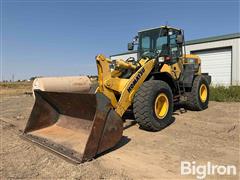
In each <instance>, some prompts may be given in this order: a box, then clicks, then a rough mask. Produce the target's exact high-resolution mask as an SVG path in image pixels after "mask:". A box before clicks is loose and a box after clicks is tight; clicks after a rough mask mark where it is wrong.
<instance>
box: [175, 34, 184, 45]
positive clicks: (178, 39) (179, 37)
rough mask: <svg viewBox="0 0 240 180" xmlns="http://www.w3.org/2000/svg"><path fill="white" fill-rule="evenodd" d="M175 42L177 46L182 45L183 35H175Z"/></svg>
mask: <svg viewBox="0 0 240 180" xmlns="http://www.w3.org/2000/svg"><path fill="white" fill-rule="evenodd" d="M176 42H177V44H182V43H183V35H177V38H176Z"/></svg>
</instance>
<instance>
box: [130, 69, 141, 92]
mask: <svg viewBox="0 0 240 180" xmlns="http://www.w3.org/2000/svg"><path fill="white" fill-rule="evenodd" d="M144 72H145V69H144V68H142V70H141V71H140V72H139V73H138V75H137V77H136V78H135V79H134V80H133V82H132V84H130V86H129V87H128V89H127V90H128V92H129V93H130V92H131V91H132V89H133V88H134V86H135V85H136V84H137V82H138V81H139V79H140V78H141V77H142V75H143V73H144Z"/></svg>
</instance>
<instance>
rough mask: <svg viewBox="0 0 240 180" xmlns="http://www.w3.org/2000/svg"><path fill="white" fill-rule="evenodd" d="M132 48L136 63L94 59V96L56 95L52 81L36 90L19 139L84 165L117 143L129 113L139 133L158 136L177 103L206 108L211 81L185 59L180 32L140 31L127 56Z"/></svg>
mask: <svg viewBox="0 0 240 180" xmlns="http://www.w3.org/2000/svg"><path fill="white" fill-rule="evenodd" d="M134 46H137V50H138V58H137V59H134V58H128V59H127V60H123V59H117V60H112V61H111V60H110V59H109V58H106V57H105V56H104V55H102V54H99V55H97V56H96V64H97V70H98V87H97V89H96V91H95V93H89V92H86V89H85V92H71V91H67V92H63V90H64V89H65V88H61V89H62V90H61V91H58V89H57V88H56V89H54V81H52V82H51V83H52V84H51V90H48V89H44V90H43V89H39V88H36V89H34V95H35V104H34V106H33V109H32V112H31V115H30V117H29V120H28V122H27V125H26V128H25V130H24V132H23V135H22V136H23V137H24V138H25V139H27V140H29V141H31V142H34V143H36V144H38V145H40V146H41V147H44V148H46V149H48V150H50V151H52V152H55V153H56V154H58V155H61V156H62V157H65V158H67V159H69V160H71V161H72V162H75V163H82V162H85V161H88V160H91V159H93V158H94V157H96V156H98V155H100V154H101V153H103V152H105V151H106V150H109V149H111V148H113V147H114V146H115V145H116V144H117V143H118V142H119V141H120V140H121V137H122V133H123V119H122V117H123V115H124V114H125V113H126V112H127V111H131V112H133V114H134V117H135V120H136V121H137V123H138V124H139V126H140V127H141V129H145V130H147V131H159V130H161V129H163V128H165V127H166V126H168V125H169V124H171V122H172V114H173V107H174V104H175V103H179V102H181V103H183V104H184V105H185V106H186V107H187V108H189V109H191V110H197V111H201V110H204V109H206V108H207V107H208V100H209V84H210V82H211V76H209V75H208V74H206V73H205V74H204V73H201V60H200V58H199V57H198V56H197V55H193V54H186V51H185V42H184V31H183V30H181V29H177V28H173V27H169V26H161V27H158V28H154V29H148V30H143V31H140V32H138V36H136V37H135V38H134V40H133V42H131V43H129V44H128V50H129V51H131V50H133V48H134ZM43 83H44V82H43ZM58 84H59V82H58ZM68 84H69V83H68Z"/></svg>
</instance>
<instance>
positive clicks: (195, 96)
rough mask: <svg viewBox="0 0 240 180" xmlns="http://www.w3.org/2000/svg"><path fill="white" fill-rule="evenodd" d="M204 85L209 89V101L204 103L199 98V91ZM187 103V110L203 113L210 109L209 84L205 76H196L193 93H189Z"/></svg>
mask: <svg viewBox="0 0 240 180" xmlns="http://www.w3.org/2000/svg"><path fill="white" fill-rule="evenodd" d="M202 84H205V85H206V87H207V99H206V101H205V102H204V103H203V102H202V101H201V100H200V96H199V90H200V86H201V85H202ZM186 95H187V102H186V108H187V109H189V110H193V111H202V110H204V109H206V108H207V107H208V102H209V84H208V82H207V80H206V79H205V77H204V76H202V75H200V76H196V77H195V79H194V81H193V86H192V90H191V92H187V93H186Z"/></svg>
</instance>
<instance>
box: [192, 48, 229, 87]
mask: <svg viewBox="0 0 240 180" xmlns="http://www.w3.org/2000/svg"><path fill="white" fill-rule="evenodd" d="M192 53H193V54H197V55H199V56H200V58H201V60H202V73H209V74H210V75H211V76H212V84H214V85H225V86H226V85H230V84H231V66H232V49H231V48H224V49H215V50H202V51H193V52H192Z"/></svg>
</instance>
